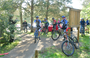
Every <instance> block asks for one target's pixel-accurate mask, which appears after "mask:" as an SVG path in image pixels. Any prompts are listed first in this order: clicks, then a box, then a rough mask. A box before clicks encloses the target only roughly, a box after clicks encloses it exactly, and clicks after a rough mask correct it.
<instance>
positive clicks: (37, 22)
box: [34, 16, 41, 40]
mask: <svg viewBox="0 0 90 58" xmlns="http://www.w3.org/2000/svg"><path fill="white" fill-rule="evenodd" d="M34 23H36V28H39V32H38V36H39V40H41V39H40V30H41V20H40V19H39V16H36V20H34Z"/></svg>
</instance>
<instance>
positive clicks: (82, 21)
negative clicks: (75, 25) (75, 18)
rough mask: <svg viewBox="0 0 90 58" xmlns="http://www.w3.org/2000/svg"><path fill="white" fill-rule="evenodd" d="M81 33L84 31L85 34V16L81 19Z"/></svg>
mask: <svg viewBox="0 0 90 58" xmlns="http://www.w3.org/2000/svg"><path fill="white" fill-rule="evenodd" d="M80 26H81V27H80V33H83V34H84V35H85V21H84V18H81V21H80Z"/></svg>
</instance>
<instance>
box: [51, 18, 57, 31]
mask: <svg viewBox="0 0 90 58" xmlns="http://www.w3.org/2000/svg"><path fill="white" fill-rule="evenodd" d="M52 20H53V29H54V30H56V25H57V22H56V20H55V19H54V18H52Z"/></svg>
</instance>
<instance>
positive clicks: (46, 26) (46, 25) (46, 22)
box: [42, 18, 49, 35]
mask: <svg viewBox="0 0 90 58" xmlns="http://www.w3.org/2000/svg"><path fill="white" fill-rule="evenodd" d="M42 22H43V23H44V24H45V26H44V27H45V29H46V35H47V32H48V25H49V22H48V21H47V19H46V18H44V21H42Z"/></svg>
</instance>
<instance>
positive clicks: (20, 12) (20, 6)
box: [20, 4, 23, 30]
mask: <svg viewBox="0 0 90 58" xmlns="http://www.w3.org/2000/svg"><path fill="white" fill-rule="evenodd" d="M21 5H22V4H21ZM20 21H21V28H20V29H21V30H22V23H23V20H22V7H21V6H20Z"/></svg>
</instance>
